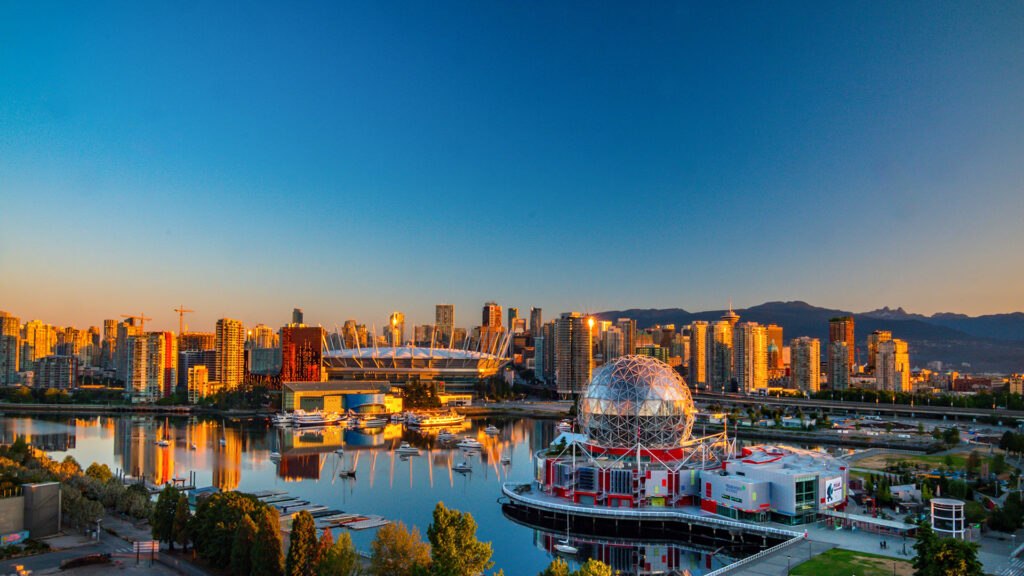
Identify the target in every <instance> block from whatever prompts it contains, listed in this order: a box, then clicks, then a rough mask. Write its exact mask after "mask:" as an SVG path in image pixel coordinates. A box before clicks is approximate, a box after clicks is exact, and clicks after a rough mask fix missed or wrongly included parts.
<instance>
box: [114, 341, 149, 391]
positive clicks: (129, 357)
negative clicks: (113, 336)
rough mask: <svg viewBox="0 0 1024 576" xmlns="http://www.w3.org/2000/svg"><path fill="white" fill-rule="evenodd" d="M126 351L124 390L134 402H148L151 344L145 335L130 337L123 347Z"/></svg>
mask: <svg viewBox="0 0 1024 576" xmlns="http://www.w3.org/2000/svg"><path fill="white" fill-rule="evenodd" d="M118 348H122V349H123V350H124V356H125V368H124V374H125V379H124V390H125V393H127V394H128V395H129V396H131V399H132V402H148V401H149V398H148V394H147V381H146V377H147V375H148V368H149V363H148V358H147V355H146V353H147V352H148V351H149V342H148V341H147V338H146V336H145V335H142V334H133V335H131V336H128V337H127V339H126V340H125V341H124V345H123V346H118Z"/></svg>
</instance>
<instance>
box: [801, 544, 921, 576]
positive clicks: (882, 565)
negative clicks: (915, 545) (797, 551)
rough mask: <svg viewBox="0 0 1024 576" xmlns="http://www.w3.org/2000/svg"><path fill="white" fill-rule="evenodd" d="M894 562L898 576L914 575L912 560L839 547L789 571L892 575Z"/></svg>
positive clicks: (817, 575) (804, 575) (820, 575)
mask: <svg viewBox="0 0 1024 576" xmlns="http://www.w3.org/2000/svg"><path fill="white" fill-rule="evenodd" d="M893 562H895V563H896V575H897V576H912V575H913V573H914V568H913V567H912V566H911V565H910V562H905V561H903V560H894V559H892V558H889V557H888V556H879V555H877V554H868V553H866V552H853V551H850V550H840V549H839V548H833V549H831V550H829V551H828V552H825V553H824V554H821V555H819V556H815V557H814V558H811V559H810V560H808V561H806V562H804V563H803V564H800V565H798V566H796V567H794V568H793V569H792V570H791V571H790V572H789V573H790V574H791V575H793V576H825V575H826V574H827V575H833V574H834V575H835V576H890V575H891V574H892V573H893V570H892V565H893Z"/></svg>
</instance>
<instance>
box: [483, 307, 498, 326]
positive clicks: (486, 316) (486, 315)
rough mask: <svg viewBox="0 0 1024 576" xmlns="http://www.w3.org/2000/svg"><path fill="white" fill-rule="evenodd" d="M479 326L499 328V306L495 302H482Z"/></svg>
mask: <svg viewBox="0 0 1024 576" xmlns="http://www.w3.org/2000/svg"><path fill="white" fill-rule="evenodd" d="M480 325H481V326H487V327H497V328H501V306H498V303H497V302H488V303H486V304H484V311H483V319H482V321H481V323H480Z"/></svg>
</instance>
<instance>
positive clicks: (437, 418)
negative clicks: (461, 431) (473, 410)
mask: <svg viewBox="0 0 1024 576" xmlns="http://www.w3.org/2000/svg"><path fill="white" fill-rule="evenodd" d="M465 420H466V415H465V414H459V413H458V412H456V411H455V410H449V411H448V412H445V413H441V414H409V415H408V417H407V418H406V422H407V423H408V424H409V426H412V427H414V428H429V427H431V426H449V425H451V424H461V423H462V422H465Z"/></svg>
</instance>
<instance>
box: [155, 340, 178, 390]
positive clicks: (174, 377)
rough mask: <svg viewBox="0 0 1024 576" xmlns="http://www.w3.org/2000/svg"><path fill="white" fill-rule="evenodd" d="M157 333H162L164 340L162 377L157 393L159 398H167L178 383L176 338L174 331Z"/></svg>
mask: <svg viewBox="0 0 1024 576" xmlns="http://www.w3.org/2000/svg"><path fill="white" fill-rule="evenodd" d="M159 334H163V341H164V342H163V346H164V353H163V370H164V377H163V382H162V389H161V390H160V392H159V394H160V397H161V398H167V397H168V396H170V395H171V394H174V388H175V386H176V385H177V384H178V339H177V337H175V335H174V332H159Z"/></svg>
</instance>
